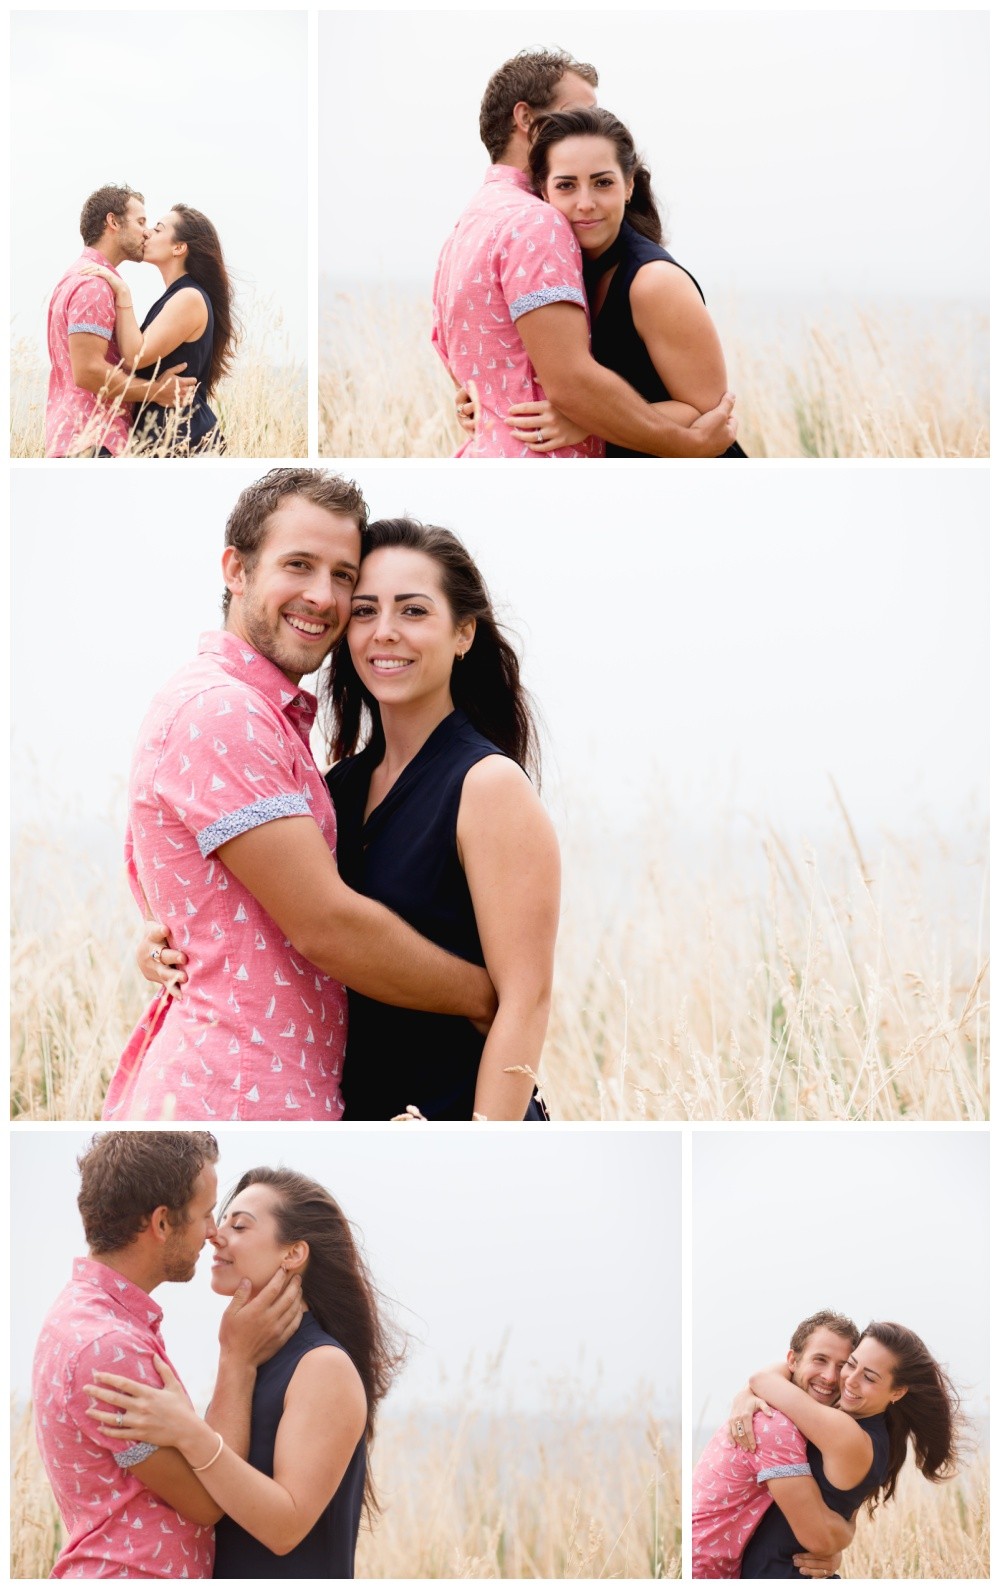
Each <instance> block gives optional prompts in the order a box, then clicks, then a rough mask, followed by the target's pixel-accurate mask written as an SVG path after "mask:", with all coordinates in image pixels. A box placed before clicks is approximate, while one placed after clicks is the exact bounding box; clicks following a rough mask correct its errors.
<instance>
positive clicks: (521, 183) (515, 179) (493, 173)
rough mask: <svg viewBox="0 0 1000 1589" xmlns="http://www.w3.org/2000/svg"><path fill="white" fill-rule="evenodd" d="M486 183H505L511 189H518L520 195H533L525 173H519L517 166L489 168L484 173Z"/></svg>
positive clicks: (529, 180)
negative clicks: (520, 192)
mask: <svg viewBox="0 0 1000 1589" xmlns="http://www.w3.org/2000/svg"><path fill="white" fill-rule="evenodd" d="M486 181H487V182H506V183H507V184H508V185H509V186H510V187H512V188H520V189H521V191H522V193H534V189H533V188H532V186H531V178H530V177H529V176H528V173H527V171H521V170H519V169H518V167H517V166H505V165H496V166H490V168H489V170H488V171H487V173H486Z"/></svg>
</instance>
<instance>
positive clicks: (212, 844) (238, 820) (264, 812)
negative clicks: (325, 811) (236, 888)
mask: <svg viewBox="0 0 1000 1589" xmlns="http://www.w3.org/2000/svg"><path fill="white" fill-rule="evenodd" d="M310 816H312V812H311V811H310V809H309V802H308V800H307V799H306V797H305V795H304V794H280V795H271V797H270V798H269V799H268V800H255V801H254V802H253V804H252V805H249V806H242V807H241V808H240V810H239V811H230V812H228V813H227V814H226V815H225V816H224V817H220V818H219V820H218V821H217V822H213V823H212V824H211V826H210V827H207V828H202V830H201V832H200V833H199V834H198V836H197V837H198V848H199V850H200V851H201V853H202V857H203V858H204V859H205V860H207V859H208V857H209V856H210V855H211V854H212V852H213V850H217V849H219V848H220V846H221V845H223V844H228V843H229V840H230V839H238V838H239V836H240V834H241V833H249V832H250V830H251V828H260V827H263V825H264V823H265V822H276V821H277V820H278V818H279V817H310Z"/></svg>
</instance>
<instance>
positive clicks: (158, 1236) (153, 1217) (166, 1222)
mask: <svg viewBox="0 0 1000 1589" xmlns="http://www.w3.org/2000/svg"><path fill="white" fill-rule="evenodd" d="M145 1228H146V1230H147V1231H148V1232H149V1234H150V1236H151V1237H152V1238H153V1240H154V1241H156V1242H159V1243H160V1244H161V1245H162V1244H163V1242H165V1241H166V1240H167V1237H168V1236H169V1235H170V1232H171V1231H172V1230H173V1228H174V1227H173V1225H172V1224H171V1223H170V1210H169V1208H168V1207H167V1205H166V1203H161V1204H160V1206H159V1208H154V1209H153V1212H152V1213H151V1214H150V1216H149V1224H148V1225H147V1226H146V1227H145ZM140 1234H141V1233H140Z"/></svg>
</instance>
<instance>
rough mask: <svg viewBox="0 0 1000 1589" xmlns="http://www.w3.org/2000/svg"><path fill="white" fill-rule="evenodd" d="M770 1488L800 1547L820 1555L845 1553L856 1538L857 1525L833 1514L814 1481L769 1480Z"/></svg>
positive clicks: (795, 1479) (796, 1479)
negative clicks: (855, 1527) (837, 1552)
mask: <svg viewBox="0 0 1000 1589" xmlns="http://www.w3.org/2000/svg"><path fill="white" fill-rule="evenodd" d="M767 1487H768V1489H769V1490H770V1492H771V1495H772V1497H773V1499H774V1502H775V1505H777V1506H779V1507H780V1508H781V1510H782V1512H783V1513H784V1514H785V1517H786V1519H787V1520H788V1525H789V1527H790V1528H791V1530H792V1533H793V1534H794V1535H795V1538H796V1539H797V1540H798V1542H799V1544H800V1545H804V1546H805V1548H806V1550H807V1551H812V1552H815V1553H816V1554H817V1555H821V1556H832V1555H833V1554H834V1553H835V1552H836V1551H841V1550H845V1549H846V1547H847V1546H848V1545H849V1544H850V1543H851V1540H852V1539H853V1538H854V1522H853V1519H852V1521H851V1522H848V1521H847V1520H846V1518H843V1517H841V1516H840V1514H839V1513H838V1512H832V1511H831V1510H830V1508H829V1507H828V1506H827V1505H826V1503H825V1502H824V1500H823V1497H822V1495H821V1494H820V1490H819V1485H818V1484H817V1483H816V1480H815V1479H812V1478H809V1479H806V1478H794V1479H768V1481H767Z"/></svg>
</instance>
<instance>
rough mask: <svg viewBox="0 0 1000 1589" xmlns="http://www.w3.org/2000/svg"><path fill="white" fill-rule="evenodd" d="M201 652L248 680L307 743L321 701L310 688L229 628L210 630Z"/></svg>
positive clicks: (231, 672) (234, 676) (237, 677)
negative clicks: (289, 676)
mask: <svg viewBox="0 0 1000 1589" xmlns="http://www.w3.org/2000/svg"><path fill="white" fill-rule="evenodd" d="M198 655H199V656H205V655H211V656H214V657H216V658H217V660H218V662H219V665H220V667H222V668H223V669H224V670H225V671H226V672H227V673H229V674H231V675H232V677H233V678H234V679H245V680H246V682H247V683H248V684H250V685H252V686H253V688H254V689H255V690H256V691H257V692H258V694H260V695H263V696H264V698H265V700H268V701H270V702H271V704H272V706H275V707H277V709H278V711H279V712H282V713H283V714H284V715H285V717H287V718H288V720H289V722H290V723H291V724H292V727H293V728H294V729H295V730H296V732H297V733H298V735H299V737H300V738H301V739H303V740H304V741H305V742H306V744H308V743H309V731H310V729H311V728H312V725H313V723H314V722H315V720H316V710H317V706H318V702H317V700H316V697H315V695H310V693H309V691H308V690H303V689H302V688H300V687H296V686H295V685H294V684H293V683H292V682H291V680H290V679H287V678H286V677H285V675H284V674H283V673H282V671H281V669H280V668H277V667H275V665H274V663H273V662H269V661H268V659H267V657H263V656H261V654H260V652H259V651H255V650H254V648H253V646H251V645H250V644H249V643H248V642H247V641H246V640H241V639H240V637H239V635H235V634H231V633H230V631H229V630H228V629H210V630H209V631H208V632H207V634H203V635H202V637H201V639H200V640H199V642H198Z"/></svg>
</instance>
